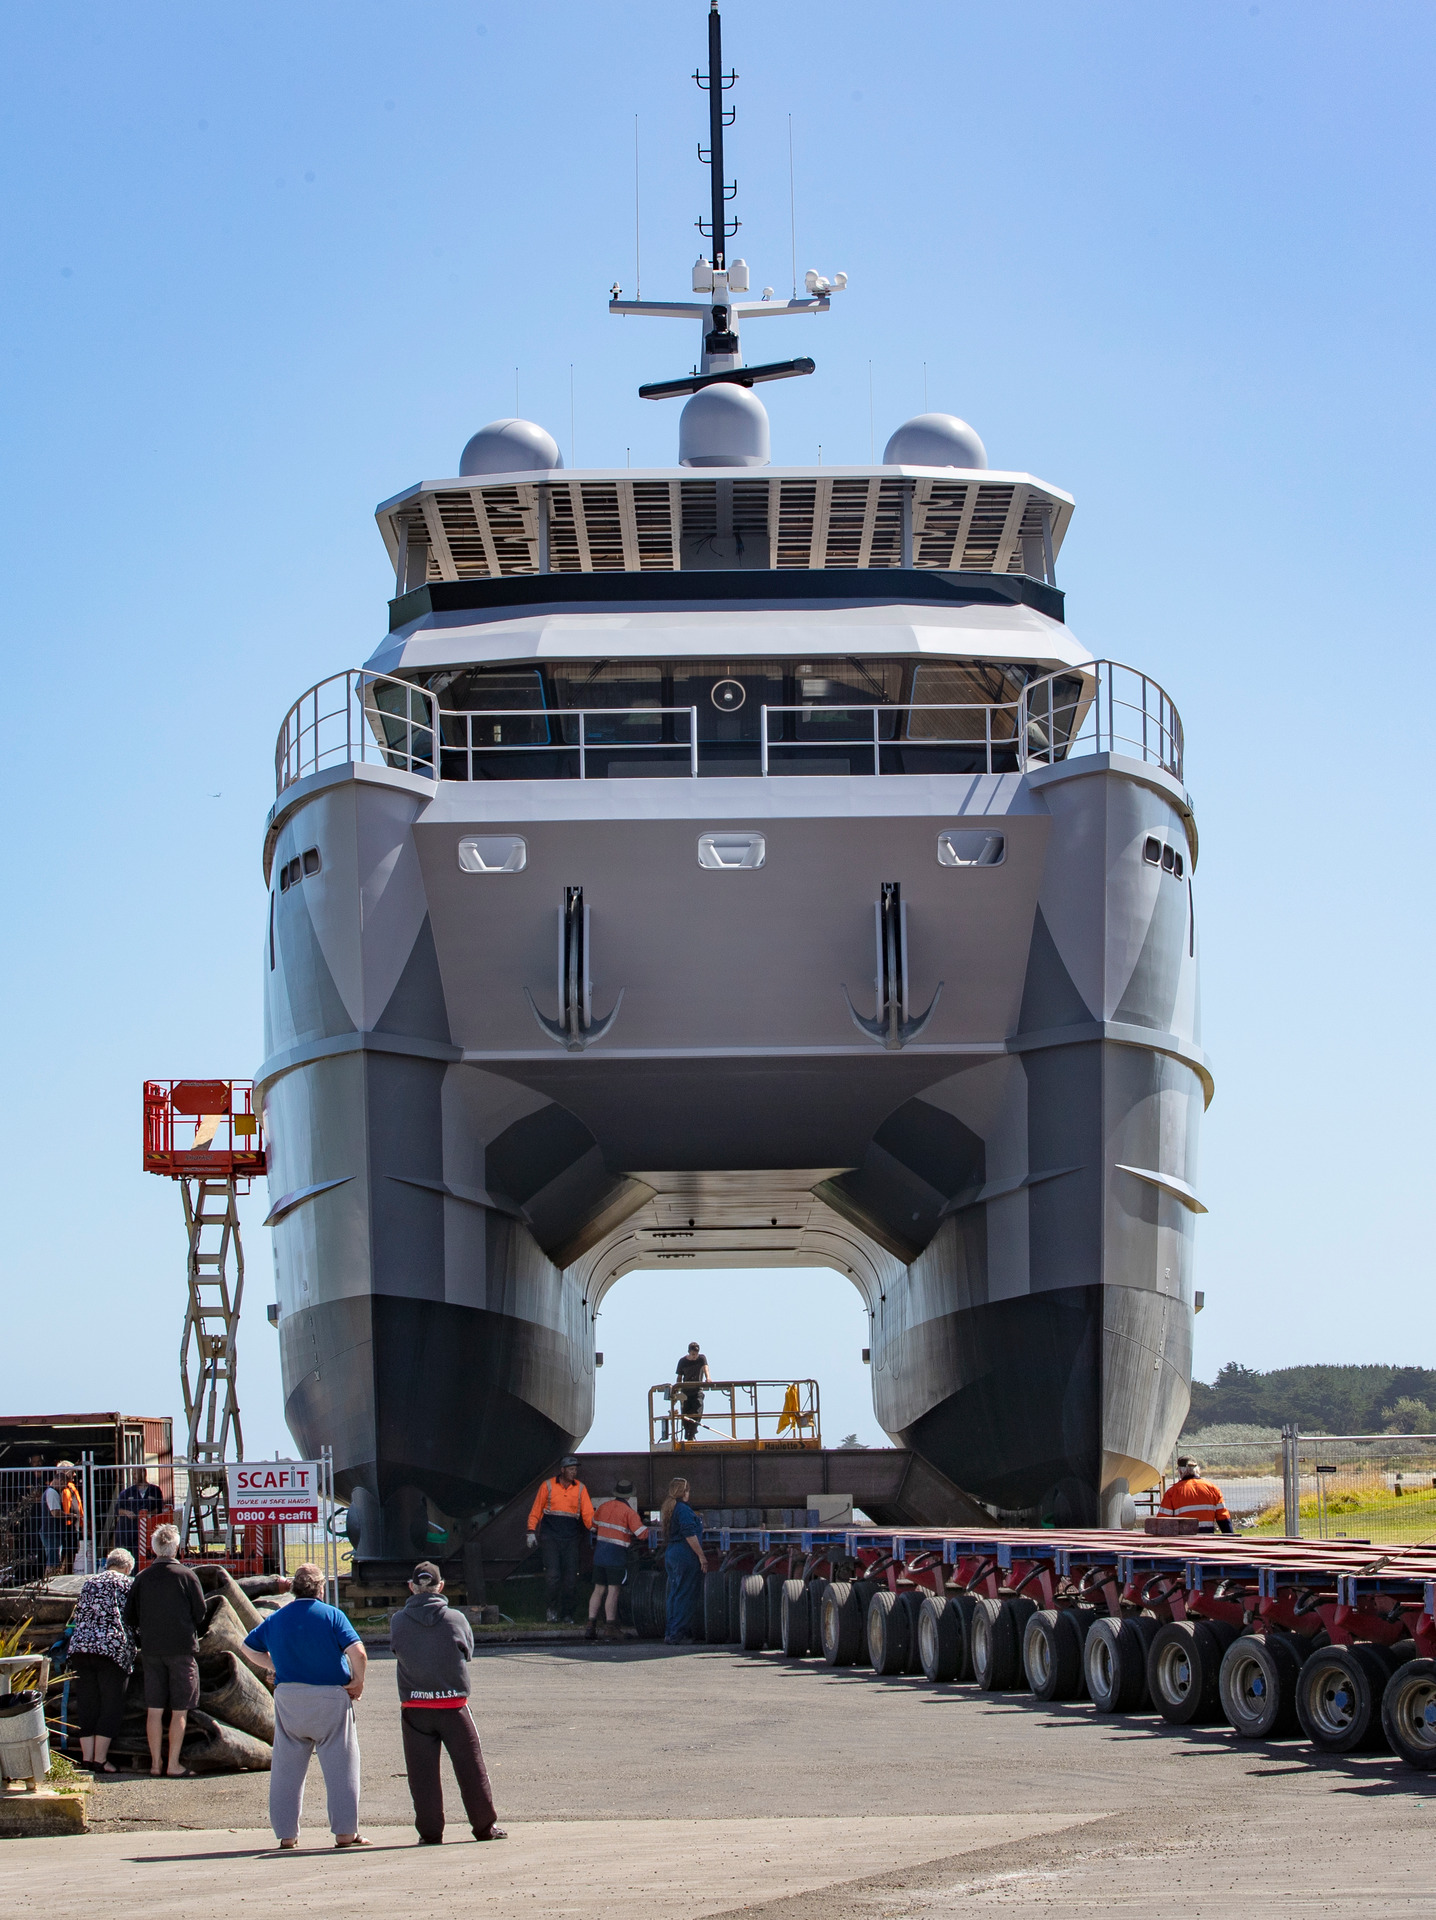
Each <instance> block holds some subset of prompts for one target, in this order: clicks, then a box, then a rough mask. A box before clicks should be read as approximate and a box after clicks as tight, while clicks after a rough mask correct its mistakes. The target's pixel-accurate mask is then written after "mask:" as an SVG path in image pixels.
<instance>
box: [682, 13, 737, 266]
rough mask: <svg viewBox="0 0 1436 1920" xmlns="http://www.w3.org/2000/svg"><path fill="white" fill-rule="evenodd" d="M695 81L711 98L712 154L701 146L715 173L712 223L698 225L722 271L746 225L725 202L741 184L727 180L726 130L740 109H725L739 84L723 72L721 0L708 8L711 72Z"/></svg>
mask: <svg viewBox="0 0 1436 1920" xmlns="http://www.w3.org/2000/svg"><path fill="white" fill-rule="evenodd" d="M693 78H694V79H695V80H696V81H697V83H698V85H699V86H700V87H702V88H703V90H704V91H705V92H706V93H707V95H708V151H707V152H706V153H705V152H704V151H703V148H702V147H701V146H700V147H699V149H698V158H699V159H700V160H701V161H702V162H703V164H704V166H706V167H708V168H709V169H710V170H711V173H712V179H711V182H710V196H711V198H710V213H709V219H708V224H707V225H706V226H705V225H704V224H703V222H702V221H701V220H699V221H696V222H695V223H694V224H695V225H696V226H697V228H698V231H699V232H700V233H701V234H703V235H704V236H705V238H710V239H711V240H712V242H713V265H714V266H715V267H718V268H722V267H724V266H726V265H727V246H726V243H727V241H729V240H730V239H731V238H732V237H733V235H734V234H735V233H736V232H737V231H738V229H739V227H740V226H741V225H742V224H743V223H742V221H741V220H733V221H730V220H729V219H728V218H727V216H726V215H725V213H724V211H723V203H724V202H725V201H727V200H731V199H732V198H733V196H734V194H736V193H737V191H738V182H737V181H736V180H734V181H733V182H732V184H731V185H730V184H729V183H728V182H727V181H726V180H725V179H724V178H723V129H724V127H731V126H732V124H733V122H734V121H735V120H736V119H737V117H738V109H737V108H736V107H725V106H724V104H723V96H724V94H725V93H727V92H729V91H730V90H731V89H732V87H733V86H734V85H735V83H736V81H737V79H738V76H737V74H736V73H724V71H723V22H722V19H721V18H720V16H719V13H718V0H712V5H711V6H710V7H709V9H708V73H707V77H706V78H705V77H704V75H703V74H701V73H695V74H694V75H693Z"/></svg>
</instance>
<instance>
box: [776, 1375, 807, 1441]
mask: <svg viewBox="0 0 1436 1920" xmlns="http://www.w3.org/2000/svg"><path fill="white" fill-rule="evenodd" d="M812 1424H813V1416H812V1414H810V1413H804V1412H803V1411H802V1410H801V1408H800V1407H799V1405H798V1383H797V1381H796V1380H795V1381H794V1382H793V1384H792V1386H790V1387H789V1388H788V1390H787V1392H786V1393H785V1394H784V1395H783V1412H782V1415H781V1417H780V1418H779V1421H778V1431H779V1433H786V1432H787V1431H788V1429H789V1427H791V1428H792V1429H793V1432H794V1433H798V1432H800V1431H801V1429H802V1428H804V1427H810V1426H812Z"/></svg>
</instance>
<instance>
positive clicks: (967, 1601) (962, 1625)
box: [947, 1593, 977, 1686]
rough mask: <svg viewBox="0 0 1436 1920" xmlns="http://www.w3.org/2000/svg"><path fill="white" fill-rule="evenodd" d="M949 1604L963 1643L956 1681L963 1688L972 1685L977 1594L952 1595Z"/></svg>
mask: <svg viewBox="0 0 1436 1920" xmlns="http://www.w3.org/2000/svg"><path fill="white" fill-rule="evenodd" d="M947 1604H948V1606H949V1607H950V1608H951V1610H952V1612H953V1614H954V1615H955V1616H956V1619H957V1629H958V1633H959V1636H960V1638H961V1641H962V1650H961V1653H960V1655H959V1657H958V1663H957V1673H956V1675H955V1678H956V1680H957V1681H958V1683H959V1685H961V1686H971V1685H972V1616H973V1615H974V1614H975V1613H976V1612H977V1595H976V1594H975V1593H952V1594H949V1595H948V1599H947Z"/></svg>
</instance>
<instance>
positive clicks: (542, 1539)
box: [528, 1453, 593, 1626]
mask: <svg viewBox="0 0 1436 1920" xmlns="http://www.w3.org/2000/svg"><path fill="white" fill-rule="evenodd" d="M592 1525H593V1502H592V1500H590V1499H589V1497H588V1488H587V1487H586V1486H584V1484H583V1482H582V1481H581V1480H580V1479H579V1477H578V1455H577V1454H576V1453H568V1454H565V1455H564V1458H563V1462H562V1464H561V1466H560V1467H559V1470H558V1477H557V1478H556V1479H553V1478H550V1479H548V1480H545V1481H544V1483H543V1485H542V1486H541V1487H540V1488H539V1490H538V1493H537V1495H536V1496H535V1499H534V1503H533V1505H532V1506H531V1507H530V1508H529V1535H528V1538H529V1548H530V1551H532V1549H533V1547H534V1545H535V1543H537V1545H538V1548H539V1550H540V1552H541V1553H542V1554H543V1578H544V1604H545V1605H546V1607H547V1608H548V1617H549V1619H550V1620H557V1619H558V1617H559V1609H560V1607H562V1609H563V1617H564V1619H565V1620H566V1621H567V1622H568V1624H569V1625H570V1626H572V1625H573V1609H574V1603H575V1589H576V1587H577V1585H578V1550H579V1548H580V1546H582V1544H583V1539H584V1535H585V1534H586V1533H587V1532H588V1530H589V1528H590V1527H591V1526H592Z"/></svg>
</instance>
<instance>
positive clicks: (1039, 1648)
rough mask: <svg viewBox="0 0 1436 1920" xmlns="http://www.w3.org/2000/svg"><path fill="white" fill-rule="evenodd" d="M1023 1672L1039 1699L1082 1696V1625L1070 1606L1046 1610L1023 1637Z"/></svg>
mask: <svg viewBox="0 0 1436 1920" xmlns="http://www.w3.org/2000/svg"><path fill="white" fill-rule="evenodd" d="M1022 1669H1023V1672H1024V1673H1025V1674H1026V1675H1027V1684H1028V1686H1029V1687H1031V1689H1032V1691H1033V1692H1034V1693H1035V1694H1036V1695H1037V1698H1038V1699H1039V1700H1077V1699H1080V1698H1081V1695H1082V1626H1081V1623H1080V1622H1079V1621H1077V1620H1076V1619H1074V1618H1073V1614H1072V1609H1071V1608H1070V1607H1043V1608H1041V1609H1039V1610H1038V1611H1037V1612H1036V1613H1034V1614H1033V1616H1032V1618H1031V1619H1030V1620H1029V1621H1028V1622H1027V1630H1026V1632H1025V1633H1024V1634H1023V1636H1022Z"/></svg>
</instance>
